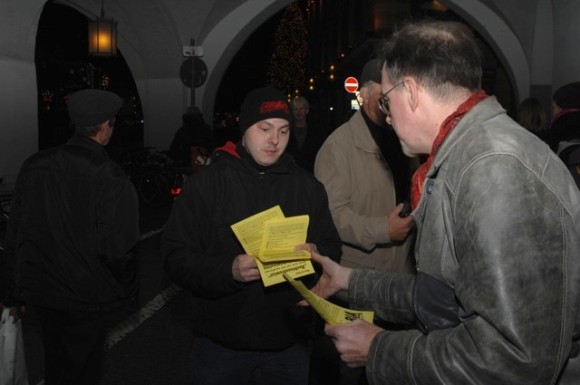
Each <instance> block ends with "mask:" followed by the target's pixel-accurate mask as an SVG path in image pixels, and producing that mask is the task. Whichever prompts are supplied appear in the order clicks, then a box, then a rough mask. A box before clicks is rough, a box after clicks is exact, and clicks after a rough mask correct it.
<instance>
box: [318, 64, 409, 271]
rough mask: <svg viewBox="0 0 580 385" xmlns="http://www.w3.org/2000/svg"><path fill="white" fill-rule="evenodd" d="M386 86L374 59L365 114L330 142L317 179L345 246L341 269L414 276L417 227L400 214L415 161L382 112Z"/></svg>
mask: <svg viewBox="0 0 580 385" xmlns="http://www.w3.org/2000/svg"><path fill="white" fill-rule="evenodd" d="M380 82H381V72H380V61H379V60H378V59H373V60H371V61H369V62H368V63H367V64H366V65H365V66H364V68H363V71H362V74H361V77H360V83H361V90H360V92H361V97H362V100H363V103H362V106H361V109H360V110H359V111H357V112H356V113H355V114H354V115H353V116H352V117H351V118H350V119H349V121H348V122H346V123H345V124H343V125H342V126H340V127H339V128H337V129H336V130H335V131H334V132H333V133H332V134H330V136H329V137H328V138H327V139H326V141H325V142H324V144H323V146H322V147H321V149H320V151H319V152H318V155H317V157H316V163H315V169H314V175H315V176H316V178H317V179H318V180H320V181H321V182H322V183H323V184H324V187H325V188H326V192H327V194H328V200H329V205H330V212H331V213H332V218H333V220H334V223H335V225H336V228H337V229H338V233H339V235H340V238H341V239H342V242H343V246H342V257H341V264H342V265H344V266H349V267H370V268H373V269H377V270H380V271H397V272H409V273H411V272H414V265H413V262H412V257H409V249H410V244H411V242H412V239H411V238H409V239H407V236H408V235H409V233H410V231H411V230H412V229H413V228H414V222H413V218H412V217H406V218H401V217H399V215H398V214H399V212H400V211H401V209H402V208H403V202H404V201H407V200H409V197H410V195H409V191H410V186H411V174H412V168H411V159H410V158H408V157H407V156H406V155H405V154H404V153H403V151H402V149H401V144H400V143H399V139H398V138H397V136H396V134H395V132H394V131H393V129H392V127H390V126H387V124H386V122H385V115H384V114H383V113H382V112H381V111H380V109H379V108H378V104H377V100H378V98H379V96H380V93H381V83H380ZM406 239H407V242H405V240H406Z"/></svg>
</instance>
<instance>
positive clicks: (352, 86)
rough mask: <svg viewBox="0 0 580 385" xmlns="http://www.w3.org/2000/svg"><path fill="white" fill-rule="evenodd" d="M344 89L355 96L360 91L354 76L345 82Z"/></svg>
mask: <svg viewBox="0 0 580 385" xmlns="http://www.w3.org/2000/svg"><path fill="white" fill-rule="evenodd" d="M344 89H345V90H346V91H347V92H350V93H351V94H354V93H355V92H356V90H358V80H357V79H356V78H355V77H354V76H349V77H348V78H346V80H345V81H344Z"/></svg>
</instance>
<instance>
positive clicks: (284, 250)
mask: <svg viewBox="0 0 580 385" xmlns="http://www.w3.org/2000/svg"><path fill="white" fill-rule="evenodd" d="M309 221H310V219H309V217H308V215H297V216H294V217H289V218H276V219H270V220H268V221H266V222H265V224H264V237H263V238H262V244H261V246H260V251H259V252H258V258H260V261H262V262H264V263H267V262H281V261H294V260H300V259H310V253H309V252H308V251H306V250H299V251H294V247H296V245H301V244H303V243H306V235H307V231H308V223H309Z"/></svg>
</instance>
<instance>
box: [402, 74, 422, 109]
mask: <svg viewBox="0 0 580 385" xmlns="http://www.w3.org/2000/svg"><path fill="white" fill-rule="evenodd" d="M403 81H404V83H405V84H404V87H406V88H407V102H408V103H409V107H410V108H411V111H415V110H416V109H417V107H418V106H419V85H418V84H417V82H416V81H415V78H412V77H406V78H405V79H404V80H403Z"/></svg>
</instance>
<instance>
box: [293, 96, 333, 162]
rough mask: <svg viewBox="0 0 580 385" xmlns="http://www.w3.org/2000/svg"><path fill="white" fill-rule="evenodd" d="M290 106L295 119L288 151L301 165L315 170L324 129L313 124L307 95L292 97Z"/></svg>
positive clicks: (323, 137)
mask: <svg viewBox="0 0 580 385" xmlns="http://www.w3.org/2000/svg"><path fill="white" fill-rule="evenodd" d="M290 108H291V110H292V117H293V118H294V119H293V121H292V129H291V130H290V141H289V143H288V149H287V152H288V153H289V154H290V155H292V156H293V157H294V160H295V161H296V163H297V164H298V165H299V166H301V167H303V168H304V169H305V170H308V171H310V172H313V168H314V160H315V158H316V154H317V153H318V150H319V149H320V146H321V145H322V142H324V139H325V134H324V131H323V130H322V129H321V127H316V126H314V125H313V124H312V121H311V119H310V118H309V112H310V104H309V103H308V100H307V99H306V98H305V97H303V96H299V97H297V98H294V99H292V100H291V102H290Z"/></svg>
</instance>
